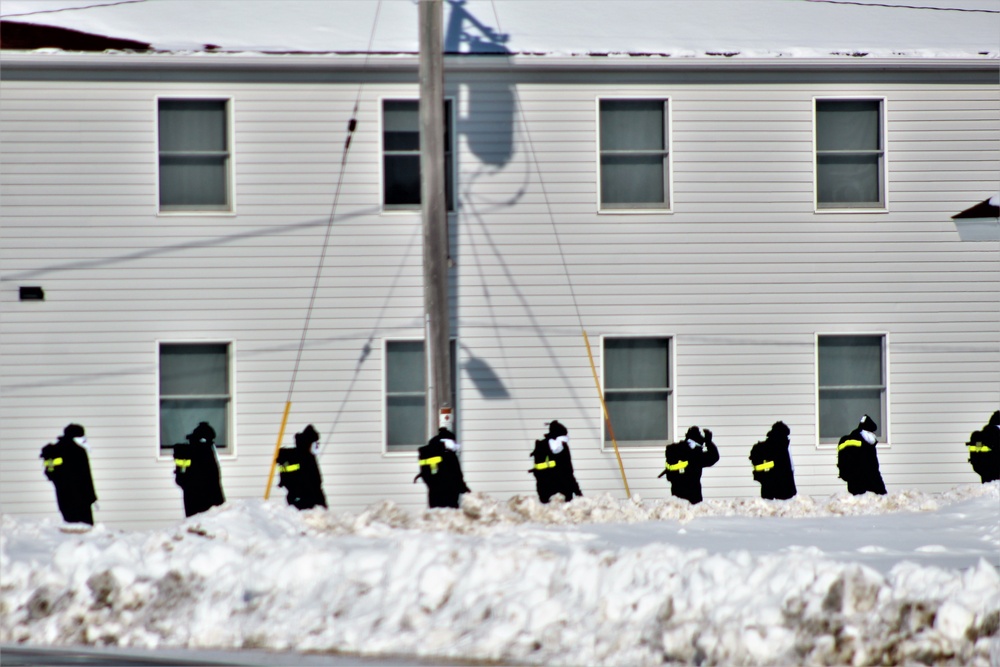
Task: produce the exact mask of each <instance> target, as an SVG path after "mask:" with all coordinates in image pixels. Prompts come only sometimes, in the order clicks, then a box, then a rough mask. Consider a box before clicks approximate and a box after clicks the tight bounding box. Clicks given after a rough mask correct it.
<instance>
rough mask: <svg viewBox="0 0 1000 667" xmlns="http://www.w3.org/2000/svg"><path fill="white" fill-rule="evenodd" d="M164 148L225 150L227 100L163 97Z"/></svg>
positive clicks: (161, 125)
mask: <svg viewBox="0 0 1000 667" xmlns="http://www.w3.org/2000/svg"><path fill="white" fill-rule="evenodd" d="M159 110H160V113H159V134H160V151H163V152H170V151H225V150H227V149H228V146H227V141H226V101H225V100H160V102H159Z"/></svg>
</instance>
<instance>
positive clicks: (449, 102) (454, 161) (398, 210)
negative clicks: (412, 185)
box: [378, 95, 458, 215]
mask: <svg viewBox="0 0 1000 667" xmlns="http://www.w3.org/2000/svg"><path fill="white" fill-rule="evenodd" d="M386 102H416V103H417V110H418V111H417V114H418V124H419V109H420V98H419V97H414V96H412V95H383V96H380V97H379V98H378V197H379V207H380V209H381V213H382V214H383V215H399V214H404V215H407V214H413V213H420V212H421V210H422V203H421V204H417V205H412V204H386V203H385V188H386V183H385V157H386V149H385V103H386ZM444 104H445V108H444V113H445V123H446V131H445V147H444V155H445V179H446V181H447V182H446V184H445V199H446V201H445V211H446V214H447V215H453V214H454V213H455V212H456V211H457V210H458V156H457V155H456V152H455V146H456V132H455V129H456V128H455V120H456V116H455V113H456V111H455V110H456V106H457V102H456V99H455V97H454V96H453V95H445V96H444ZM448 129H450V130H451V132H448V131H447V130H448ZM449 135H450V141H449ZM399 152H400V153H407V154H409V153H412V151H399ZM419 154H420V152H419V150H418V151H417V155H418V156H419ZM449 163H450V165H451V177H450V178H449V177H448V176H447V174H448V164H449ZM449 190H450V192H451V202H448V201H447V198H448V197H447V195H448V192H449ZM422 197H423V193H421V198H422Z"/></svg>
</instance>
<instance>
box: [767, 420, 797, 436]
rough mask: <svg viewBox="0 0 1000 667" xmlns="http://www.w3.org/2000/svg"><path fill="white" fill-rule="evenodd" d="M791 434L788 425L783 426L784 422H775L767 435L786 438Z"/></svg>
mask: <svg viewBox="0 0 1000 667" xmlns="http://www.w3.org/2000/svg"><path fill="white" fill-rule="evenodd" d="M791 433H792V430H791V429H790V428H788V425H787V424H785V422H782V421H777V422H774V425H773V426H771V430H770V431H769V432H768V435H774V436H776V437H785V438H787V437H788V436H789V435H791Z"/></svg>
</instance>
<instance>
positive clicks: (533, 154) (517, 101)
mask: <svg viewBox="0 0 1000 667" xmlns="http://www.w3.org/2000/svg"><path fill="white" fill-rule="evenodd" d="M490 4H491V5H492V7H493V19H494V20H495V21H496V24H497V31H498V32H499V33H500V34H503V25H502V24H501V23H500V14H499V13H498V12H497V6H496V2H495V0H490ZM507 68H508V72H509V73H510V74H511V81H512V85H511V91H512V93H513V99H514V108H515V111H516V113H517V115H518V116H519V117H520V118H521V123H522V125H523V127H524V137H525V141H526V142H527V146H528V153H529V155H530V159H531V162H532V166H533V167H534V169H535V173H537V174H538V184H539V187H540V188H541V190H542V200H543V201H544V202H545V211H546V214H547V217H548V219H549V224H550V225H551V226H552V234H553V236H554V237H555V244H556V249H557V250H558V252H559V261H560V263H561V264H562V267H563V273H564V275H565V276H566V284H567V286H568V287H569V294H570V299H571V300H572V302H573V311H574V312H575V313H576V320H577V323H578V324H579V325H580V332H581V333H582V334H583V342H584V345H585V347H586V349H587V358H588V359H589V361H590V370H591V373H592V374H593V376H594V384H595V385H596V387H597V396H598V398H599V399H600V402H601V410H602V412H603V414H604V422H605V423H606V424H607V427H608V435H609V436H610V437H611V444H612V445H613V447H614V450H615V458H616V459H617V461H618V470H619V472H620V473H621V477H622V483H623V484H624V486H625V495H626V496H628V497H629V498H631V497H632V492H631V491H630V490H629V486H628V478H627V476H626V475H625V465H624V464H623V463H622V457H621V452H619V451H618V440H617V438H615V430H614V427H613V426H612V423H611V413H610V412H609V411H608V405H607V402H606V401H605V400H604V391H603V389H602V388H601V382H600V380H599V379H598V376H597V367H596V366H595V365H594V353H593V351H592V350H591V348H590V338H589V337H588V336H587V329H586V327H584V325H583V316H582V315H581V314H580V305H579V303H578V301H577V298H576V290H575V289H574V287H573V279H572V276H571V275H570V272H569V266H568V264H567V263H566V253H565V251H564V250H563V245H562V240H561V239H560V238H559V229H558V227H557V226H556V219H555V213H554V212H553V210H552V202H551V201H550V199H549V194H548V191H547V190H546V188H545V179H544V178H543V177H542V169H541V166H540V164H539V162H538V153H537V151H535V145H534V142H533V141H532V139H531V131H530V130H529V129H528V123H527V121H526V120H525V115H524V108H523V106H522V105H521V96H520V95H519V94H518V92H517V88H516V87H515V86H514V85H513V78H514V77H513V67H512V66H511V64H510V60H509V58H508V60H507Z"/></svg>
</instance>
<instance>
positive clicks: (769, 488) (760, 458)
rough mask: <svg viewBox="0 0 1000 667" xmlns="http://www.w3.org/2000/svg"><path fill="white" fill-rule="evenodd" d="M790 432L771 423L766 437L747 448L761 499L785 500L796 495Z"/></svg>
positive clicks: (783, 425)
mask: <svg viewBox="0 0 1000 667" xmlns="http://www.w3.org/2000/svg"><path fill="white" fill-rule="evenodd" d="M790 434H791V430H790V429H789V428H788V426H787V425H786V424H785V422H780V421H779V422H774V425H773V426H771V430H770V431H768V432H767V438H766V439H764V440H762V441H760V442H758V443H757V444H756V445H754V446H753V447H751V448H750V463H751V464H752V465H753V478H754V479H755V480H757V481H758V482H760V497H761V498H765V499H768V500H788V499H789V498H792V497H794V496H795V493H796V489H795V471H794V468H793V467H792V457H791V454H789V452H788V446H789V444H790V441H789V437H788V436H789V435H790Z"/></svg>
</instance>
